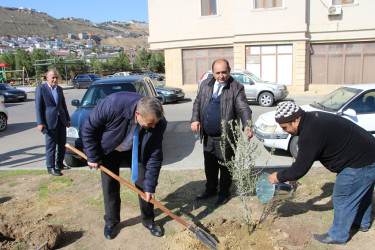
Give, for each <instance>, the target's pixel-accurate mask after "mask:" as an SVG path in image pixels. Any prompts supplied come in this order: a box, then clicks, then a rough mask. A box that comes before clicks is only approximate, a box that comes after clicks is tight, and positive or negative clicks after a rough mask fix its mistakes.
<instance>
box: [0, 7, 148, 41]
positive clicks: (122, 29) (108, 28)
mask: <svg viewBox="0 0 375 250" xmlns="http://www.w3.org/2000/svg"><path fill="white" fill-rule="evenodd" d="M0 13H1V18H0V36H22V37H27V36H40V37H59V38H66V37H67V34H69V33H74V34H76V35H77V34H78V33H80V32H86V33H93V34H97V35H99V36H100V37H107V36H122V37H127V36H132V37H138V36H140V37H142V36H147V35H148V24H147V23H137V22H135V23H134V24H131V23H125V22H105V23H93V22H91V21H88V20H85V19H75V18H61V19H56V18H53V17H52V16H50V15H48V14H46V13H42V12H38V11H35V10H30V9H18V8H8V7H0ZM143 40H145V37H143V38H142V41H143ZM146 41H147V39H146ZM142 43H143V42H142Z"/></svg>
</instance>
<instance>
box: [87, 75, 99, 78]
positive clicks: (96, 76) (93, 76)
mask: <svg viewBox="0 0 375 250" xmlns="http://www.w3.org/2000/svg"><path fill="white" fill-rule="evenodd" d="M89 76H90V77H91V78H93V79H96V78H100V76H98V75H89Z"/></svg>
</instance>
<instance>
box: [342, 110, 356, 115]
mask: <svg viewBox="0 0 375 250" xmlns="http://www.w3.org/2000/svg"><path fill="white" fill-rule="evenodd" d="M342 114H343V115H347V116H351V117H355V116H357V112H355V110H354V109H347V110H345V111H343V112H342Z"/></svg>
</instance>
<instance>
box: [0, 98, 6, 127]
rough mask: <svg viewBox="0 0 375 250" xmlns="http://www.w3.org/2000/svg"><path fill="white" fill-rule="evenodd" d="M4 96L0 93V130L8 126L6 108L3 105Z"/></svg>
mask: <svg viewBox="0 0 375 250" xmlns="http://www.w3.org/2000/svg"><path fill="white" fill-rule="evenodd" d="M4 100H5V98H4V96H2V95H0V132H2V131H4V130H5V129H6V128H7V126H8V110H7V109H6V108H5V106H4Z"/></svg>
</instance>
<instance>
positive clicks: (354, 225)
mask: <svg viewBox="0 0 375 250" xmlns="http://www.w3.org/2000/svg"><path fill="white" fill-rule="evenodd" d="M350 230H354V231H360V232H368V230H370V227H361V226H358V225H356V224H353V225H352V227H351V228H350Z"/></svg>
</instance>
